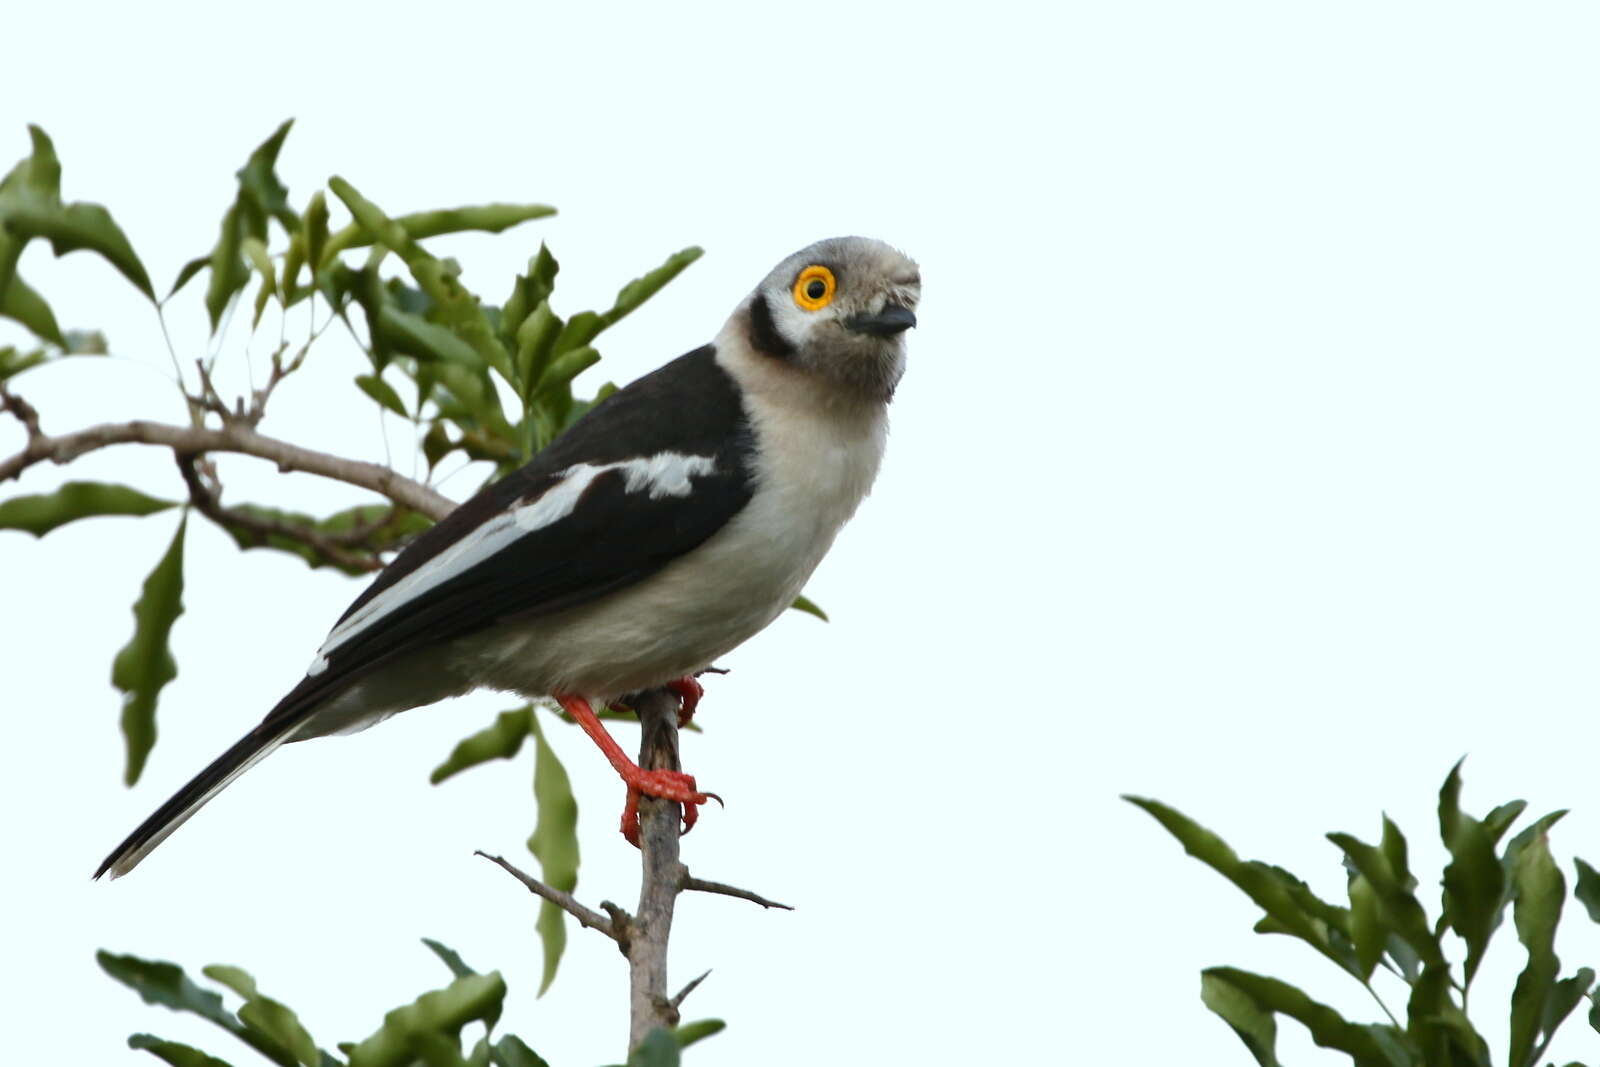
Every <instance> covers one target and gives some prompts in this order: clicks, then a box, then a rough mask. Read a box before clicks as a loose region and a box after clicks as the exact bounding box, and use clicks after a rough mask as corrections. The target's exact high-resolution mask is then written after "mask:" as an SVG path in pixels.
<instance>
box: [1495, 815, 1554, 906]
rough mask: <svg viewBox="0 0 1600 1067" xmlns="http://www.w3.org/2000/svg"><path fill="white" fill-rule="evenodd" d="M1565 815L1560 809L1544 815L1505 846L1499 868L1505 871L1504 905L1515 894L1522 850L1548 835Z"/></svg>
mask: <svg viewBox="0 0 1600 1067" xmlns="http://www.w3.org/2000/svg"><path fill="white" fill-rule="evenodd" d="M1566 814H1567V813H1566V810H1565V809H1562V810H1560V811H1552V812H1550V813H1549V814H1547V815H1544V816H1543V817H1541V818H1539V819H1537V820H1535V821H1534V822H1533V823H1532V824H1530V825H1528V826H1525V827H1523V828H1522V830H1521V831H1520V832H1519V833H1518V834H1517V836H1515V837H1513V838H1512V839H1511V841H1510V843H1509V844H1507V845H1506V850H1505V852H1504V853H1503V854H1502V855H1501V856H1500V868H1501V870H1503V871H1505V877H1506V888H1505V895H1504V897H1503V898H1502V899H1503V901H1504V903H1506V904H1509V903H1510V902H1511V900H1512V899H1513V898H1514V897H1515V896H1516V894H1517V881H1516V869H1517V862H1518V860H1520V859H1521V857H1522V851H1523V849H1525V848H1527V847H1528V845H1529V843H1530V842H1532V841H1533V840H1535V839H1536V838H1539V837H1543V836H1544V835H1545V834H1548V833H1549V832H1550V828H1551V827H1552V826H1554V825H1555V824H1556V823H1558V822H1560V821H1561V820H1562V819H1563V818H1565V817H1566Z"/></svg>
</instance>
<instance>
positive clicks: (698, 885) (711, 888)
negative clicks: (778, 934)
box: [681, 870, 794, 911]
mask: <svg viewBox="0 0 1600 1067" xmlns="http://www.w3.org/2000/svg"><path fill="white" fill-rule="evenodd" d="M681 888H683V889H692V890H694V891H695V892H697V893H717V894H720V895H722V896H725V897H738V898H739V899H740V900H748V901H750V902H751V903H753V904H760V905H761V906H762V907H763V908H782V909H783V910H784V911H793V910H794V908H793V907H791V906H790V905H788V904H779V903H778V902H777V901H776V900H768V899H767V898H766V897H764V896H762V895H761V894H759V893H752V892H750V890H748V889H740V888H739V887H738V886H732V885H728V884H727V883H725V882H709V881H707V880H706V879H704V878H692V877H690V875H689V872H688V871H687V870H686V871H684V872H683V884H682V887H681Z"/></svg>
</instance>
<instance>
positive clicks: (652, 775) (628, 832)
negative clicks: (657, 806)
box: [622, 770, 726, 848]
mask: <svg viewBox="0 0 1600 1067" xmlns="http://www.w3.org/2000/svg"><path fill="white" fill-rule="evenodd" d="M658 776H659V777H658ZM623 781H625V782H627V783H628V799H627V802H626V803H625V804H623V806H622V836H623V837H625V838H627V839H628V843H629V844H631V845H633V847H634V848H638V847H639V797H640V796H653V797H660V798H661V799H662V800H673V801H677V802H678V803H679V804H681V805H683V816H682V817H683V831H682V832H683V833H688V832H689V831H690V830H693V829H694V824H695V823H697V822H699V821H700V805H701V804H704V803H705V802H706V801H707V800H715V801H716V802H717V804H718V805H719V806H724V807H725V806H726V805H723V803H722V798H721V797H719V796H717V794H715V793H705V792H701V791H700V790H699V789H698V788H697V787H696V786H695V784H694V776H693V775H690V774H684V773H683V772H682V771H646V770H639V777H638V778H637V779H635V778H632V777H630V776H629V775H626V774H624V775H623Z"/></svg>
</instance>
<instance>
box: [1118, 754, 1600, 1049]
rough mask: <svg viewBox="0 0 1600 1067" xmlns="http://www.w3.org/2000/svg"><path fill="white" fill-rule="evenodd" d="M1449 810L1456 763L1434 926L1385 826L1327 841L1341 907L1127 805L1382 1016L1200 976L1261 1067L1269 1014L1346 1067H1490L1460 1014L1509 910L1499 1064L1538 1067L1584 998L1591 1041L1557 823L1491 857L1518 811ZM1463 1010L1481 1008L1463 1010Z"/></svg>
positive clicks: (1270, 984)
mask: <svg viewBox="0 0 1600 1067" xmlns="http://www.w3.org/2000/svg"><path fill="white" fill-rule="evenodd" d="M1460 798H1461V765H1460V764H1459V763H1458V764H1456V766H1455V767H1453V768H1451V770H1450V774H1449V776H1448V777H1447V778H1446V779H1445V782H1444V786H1443V787H1442V788H1441V789H1440V791H1439V835H1440V838H1441V839H1442V841H1443V842H1444V846H1445V848H1446V849H1447V850H1448V852H1449V854H1450V862H1449V864H1448V865H1446V867H1445V869H1444V872H1443V878H1442V881H1441V884H1442V886H1443V893H1442V896H1441V899H1440V907H1439V914H1438V918H1437V919H1434V920H1430V919H1429V916H1428V914H1427V911H1426V909H1425V908H1424V907H1423V905H1422V903H1421V901H1420V900H1419V899H1418V898H1417V896H1416V889H1417V885H1418V883H1417V879H1416V878H1415V877H1414V876H1413V875H1412V873H1411V870H1410V866H1409V859H1408V855H1407V852H1408V849H1407V844H1406V838H1405V836H1404V835H1403V834H1402V833H1401V832H1400V828H1399V827H1398V826H1396V825H1395V824H1394V823H1393V822H1392V821H1391V820H1389V819H1388V818H1387V817H1385V818H1384V820H1383V828H1382V834H1381V837H1380V839H1379V843H1378V844H1377V845H1371V844H1368V843H1366V842H1364V841H1361V840H1360V839H1358V838H1356V837H1354V836H1352V835H1350V834H1345V833H1330V834H1328V835H1327V837H1328V840H1329V841H1331V842H1333V844H1334V845H1336V846H1337V847H1338V848H1339V850H1340V852H1341V853H1342V854H1343V858H1344V866H1345V871H1346V874H1347V876H1348V896H1349V906H1348V907H1346V906H1344V905H1339V904H1333V903H1330V902H1328V901H1325V900H1322V899H1321V898H1319V897H1318V896H1317V895H1316V894H1314V893H1313V892H1312V891H1311V889H1310V887H1308V886H1307V885H1306V883H1305V882H1303V881H1301V880H1300V879H1299V878H1297V877H1295V876H1294V875H1293V874H1291V873H1290V872H1289V871H1286V870H1284V869H1283V868H1282V867H1277V866H1273V865H1271V864H1267V863H1262V862H1259V861H1255V860H1248V861H1246V860H1241V859H1239V857H1238V856H1237V855H1236V854H1235V853H1234V851H1233V850H1232V849H1231V848H1229V847H1228V845H1227V844H1226V843H1225V842H1224V841H1223V840H1222V839H1221V838H1220V837H1218V836H1217V835H1215V834H1213V833H1212V832H1211V831H1209V830H1207V829H1205V828H1204V827H1203V826H1200V825H1199V824H1198V823H1195V822H1194V821H1192V820H1191V819H1189V818H1188V817H1187V816H1185V815H1183V814H1182V813H1181V812H1178V811H1176V810H1175V809H1173V808H1170V807H1167V806H1166V805H1165V804H1162V803H1160V802H1159V801H1155V800H1150V799H1146V798H1143V797H1126V798H1124V799H1126V800H1128V801H1130V802H1131V803H1133V804H1135V805H1137V806H1138V807H1140V808H1142V809H1143V810H1145V811H1146V812H1148V813H1149V814H1150V815H1151V816H1153V817H1154V818H1155V819H1156V821H1157V822H1159V823H1160V824H1161V825H1162V826H1163V827H1165V828H1166V829H1167V831H1168V832H1169V833H1171V834H1172V835H1173V836H1174V837H1176V838H1177V839H1178V840H1179V841H1180V842H1181V843H1182V844H1183V847H1184V849H1185V851H1187V852H1188V853H1189V854H1190V855H1191V856H1194V857H1195V858H1196V859H1198V860H1200V862H1202V863H1204V864H1205V865H1206V866H1208V867H1210V868H1212V869H1213V870H1215V871H1216V872H1217V873H1219V874H1221V875H1222V876H1223V877H1224V878H1226V879H1228V881H1230V882H1232V883H1233V884H1234V885H1235V886H1237V887H1238V888H1239V889H1240V890H1241V891H1242V892H1243V893H1244V894H1245V895H1246V896H1248V897H1249V898H1250V899H1251V900H1252V901H1254V902H1255V904H1256V905H1257V906H1259V907H1260V908H1261V910H1262V911H1263V912H1264V913H1265V914H1264V915H1263V917H1262V919H1261V920H1260V921H1259V922H1258V923H1257V924H1256V926H1255V930H1256V932H1257V933H1264V934H1287V935H1289V936H1290V937H1293V938H1295V939H1297V940H1299V941H1303V942H1305V943H1306V944H1308V945H1310V946H1311V947H1312V948H1313V949H1315V950H1316V951H1317V952H1318V953H1319V954H1321V955H1322V956H1323V957H1324V958H1326V959H1327V960H1329V961H1330V962H1331V963H1333V964H1334V965H1335V966H1336V967H1338V968H1339V969H1340V970H1342V971H1344V972H1345V973H1346V974H1348V975H1350V976H1351V977H1352V978H1354V979H1355V980H1356V981H1358V982H1360V983H1361V985H1362V986H1364V987H1365V988H1366V989H1367V991H1368V992H1369V993H1371V994H1372V996H1373V998H1374V999H1375V1000H1376V1001H1377V1002H1378V1004H1379V1005H1380V1006H1381V1007H1382V1008H1383V1011H1384V1013H1385V1014H1386V1015H1387V1016H1388V1020H1389V1021H1388V1022H1387V1023H1353V1022H1350V1021H1348V1020H1346V1019H1345V1018H1344V1017H1343V1016H1341V1015H1340V1014H1339V1013H1338V1012H1336V1011H1334V1010H1333V1009H1332V1008H1330V1007H1327V1006H1326V1005H1323V1004H1319V1003H1318V1002H1317V1001H1315V1000H1313V999H1311V997H1309V996H1308V995H1307V994H1305V993H1304V992H1302V991H1301V990H1299V989H1297V988H1296V987H1294V986H1292V985H1290V984H1288V983H1287V982H1283V981H1279V980H1278V979H1276V978H1268V977H1265V976H1263V975H1258V974H1252V973H1250V972H1248V971H1242V970H1239V969H1237V968H1233V967H1211V968H1208V969H1206V970H1205V971H1203V972H1202V974H1201V986H1200V995H1201V999H1202V1000H1203V1001H1204V1003H1205V1005H1206V1007H1208V1008H1210V1009H1211V1010H1212V1011H1213V1012H1215V1013H1216V1014H1218V1015H1219V1016H1221V1017H1222V1019H1223V1020H1224V1021H1225V1022H1227V1024H1228V1025H1229V1026H1230V1027H1232V1028H1233V1030H1234V1032H1235V1033H1236V1034H1237V1035H1238V1036H1239V1039H1240V1040H1241V1041H1243V1042H1244V1044H1245V1047H1246V1048H1248V1049H1249V1050H1250V1053H1251V1055H1253V1056H1254V1057H1255V1059H1256V1062H1257V1063H1259V1064H1262V1065H1263V1067H1276V1065H1277V1063H1278V1059H1277V1054H1276V1051H1275V1047H1274V1046H1275V1041H1276V1036H1277V1018H1278V1016H1285V1017H1288V1018H1290V1019H1294V1020H1295V1021H1296V1022H1299V1023H1300V1024H1301V1025H1303V1026H1305V1027H1306V1029H1307V1030H1309V1031H1310V1033H1311V1036H1312V1039H1313V1040H1314V1041H1315V1042H1316V1043H1317V1044H1318V1045H1320V1046H1322V1047H1324V1048H1329V1049H1334V1050H1336V1051H1339V1052H1343V1053H1344V1054H1346V1055H1347V1056H1349V1057H1350V1059H1351V1061H1352V1062H1353V1063H1355V1064H1356V1065H1357V1067H1489V1065H1490V1064H1491V1062H1492V1061H1491V1058H1490V1053H1489V1046H1488V1042H1486V1041H1485V1040H1484V1038H1483V1036H1482V1035H1481V1034H1480V1033H1479V1031H1478V1029H1477V1027H1476V1026H1475V1025H1474V1023H1473V1021H1472V1019H1471V1018H1470V1017H1469V1016H1468V1013H1467V1008H1468V992H1469V991H1470V990H1471V988H1472V983H1473V980H1474V979H1475V978H1476V977H1477V975H1478V968H1479V965H1480V964H1481V963H1482V961H1483V958H1484V954H1485V952H1486V951H1487V950H1488V947H1489V943H1490V941H1491V940H1492V939H1493V937H1494V934H1495V932H1496V931H1497V930H1498V929H1499V928H1500V926H1501V924H1502V922H1503V920H1504V918H1505V912H1506V909H1507V908H1508V907H1510V908H1511V909H1512V918H1513V925H1514V927H1515V929H1516V934H1517V939H1518V940H1519V941H1520V942H1521V943H1522V946H1523V948H1524V950H1525V952H1526V954H1527V960H1526V964H1525V966H1524V967H1523V970H1522V973H1521V974H1520V976H1519V977H1518V978H1517V983H1516V987H1515V989H1514V990H1513V992H1512V994H1511V1004H1510V1008H1509V1014H1510V1043H1509V1048H1508V1050H1507V1055H1506V1059H1505V1060H1504V1061H1503V1062H1505V1063H1507V1064H1509V1065H1510V1067H1536V1065H1537V1064H1538V1063H1539V1062H1540V1061H1541V1060H1542V1059H1543V1057H1544V1054H1545V1051H1546V1050H1547V1049H1548V1048H1549V1046H1550V1042H1551V1040H1552V1038H1554V1036H1555V1034H1556V1032H1557V1030H1558V1029H1559V1028H1560V1027H1561V1025H1562V1023H1564V1022H1565V1021H1566V1020H1567V1018H1568V1017H1569V1016H1570V1015H1571V1014H1572V1012H1573V1011H1574V1010H1575V1009H1576V1008H1577V1007H1578V1005H1579V1003H1580V1002H1582V1001H1583V1000H1584V999H1585V998H1587V999H1588V1000H1589V1001H1590V1002H1591V1008H1590V1010H1589V1012H1588V1022H1589V1025H1590V1026H1591V1027H1593V1028H1594V1029H1595V1030H1597V1031H1600V990H1597V989H1596V987H1595V972H1594V970H1592V969H1591V968H1588V967H1580V968H1579V969H1578V970H1576V971H1575V972H1573V973H1572V974H1570V975H1568V976H1567V977H1565V978H1562V977H1560V975H1561V962H1560V960H1559V959H1558V958H1557V956H1556V952H1555V934H1556V928H1557V926H1558V924H1559V923H1560V920H1561V909H1562V905H1563V902H1564V901H1565V899H1566V881H1565V879H1564V878H1563V877H1562V874H1561V870H1560V868H1559V867H1558V866H1557V864H1556V862H1555V859H1554V858H1553V857H1552V855H1551V852H1550V843H1549V838H1548V833H1549V830H1550V828H1551V827H1552V826H1553V825H1555V823H1556V822H1557V821H1559V820H1560V819H1561V817H1562V816H1563V815H1565V814H1566V813H1565V812H1564V811H1554V812H1551V813H1549V814H1548V815H1545V816H1544V817H1543V818H1541V819H1538V820H1536V821H1535V822H1533V823H1531V824H1529V825H1528V826H1527V827H1525V828H1524V829H1523V830H1522V831H1521V832H1520V833H1518V834H1516V835H1515V836H1513V837H1512V838H1511V839H1510V840H1509V841H1507V842H1506V844H1505V845H1504V847H1501V846H1500V841H1501V839H1502V838H1504V837H1505V835H1506V833H1507V832H1508V831H1509V830H1510V828H1511V825H1512V824H1513V823H1514V822H1516V820H1517V819H1518V818H1519V817H1520V816H1521V815H1522V812H1523V810H1524V809H1525V808H1526V807H1527V804H1526V803H1525V802H1524V801H1521V800H1513V801H1510V802H1508V803H1505V804H1502V805H1500V806H1499V807H1497V808H1495V809H1494V810H1493V811H1490V812H1489V813H1488V814H1487V815H1485V816H1484V817H1483V818H1481V819H1478V818H1474V817H1473V816H1471V815H1469V814H1467V813H1466V812H1464V811H1462V810H1461V806H1460ZM1576 870H1577V883H1576V889H1575V895H1576V896H1577V898H1578V900H1579V902H1580V903H1582V904H1583V906H1584V908H1585V910H1586V911H1587V912H1588V914H1589V917H1590V918H1591V919H1593V920H1595V921H1596V922H1600V879H1597V878H1596V875H1595V871H1594V869H1593V868H1591V867H1590V866H1589V865H1588V864H1587V863H1585V862H1584V861H1583V860H1581V859H1580V860H1577V861H1576ZM1447 933H1449V934H1453V935H1455V937H1454V941H1455V942H1458V943H1459V944H1460V946H1461V947H1462V949H1463V950H1464V956H1463V958H1462V959H1461V960H1460V961H1459V963H1452V962H1451V960H1450V958H1449V955H1448V945H1447V941H1446V939H1445V935H1446V934H1447ZM1379 967H1383V968H1384V969H1385V970H1387V971H1389V972H1391V973H1392V974H1394V975H1396V976H1397V977H1398V978H1399V979H1400V980H1402V981H1403V982H1404V984H1405V985H1406V986H1407V988H1408V990H1409V994H1408V997H1407V1002H1406V1006H1405V1018H1404V1022H1402V1021H1401V1019H1400V1017H1399V1016H1397V1015H1396V1014H1395V1013H1394V1012H1392V1011H1391V1010H1390V1009H1389V1007H1388V1006H1387V1005H1386V1004H1385V1003H1384V1001H1383V999H1382V997H1381V996H1379V994H1378V991H1377V990H1376V989H1375V988H1374V987H1373V984H1372V978H1373V975H1374V972H1375V971H1376V970H1377V969H1378V968H1379ZM1473 1007H1474V1008H1477V1009H1481V1008H1482V1007H1483V1005H1482V1003H1481V1002H1473ZM1481 1017H1482V1015H1481V1012H1480V1014H1479V1018H1481ZM1569 1067H1572V1065H1569ZM1577 1067H1582V1065H1577Z"/></svg>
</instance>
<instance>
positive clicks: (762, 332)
mask: <svg viewBox="0 0 1600 1067" xmlns="http://www.w3.org/2000/svg"><path fill="white" fill-rule="evenodd" d="M750 347H751V348H754V349H755V350H756V351H757V352H764V353H766V354H767V355H769V356H774V357H776V358H778V359H783V358H784V357H785V356H792V355H794V345H792V344H790V343H789V342H788V341H787V340H786V339H785V338H784V336H783V335H782V334H781V333H779V332H778V324H777V323H775V322H773V321H772V308H771V307H769V306H768V305H767V298H766V295H765V294H764V293H757V294H756V295H755V299H754V300H752V301H750Z"/></svg>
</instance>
